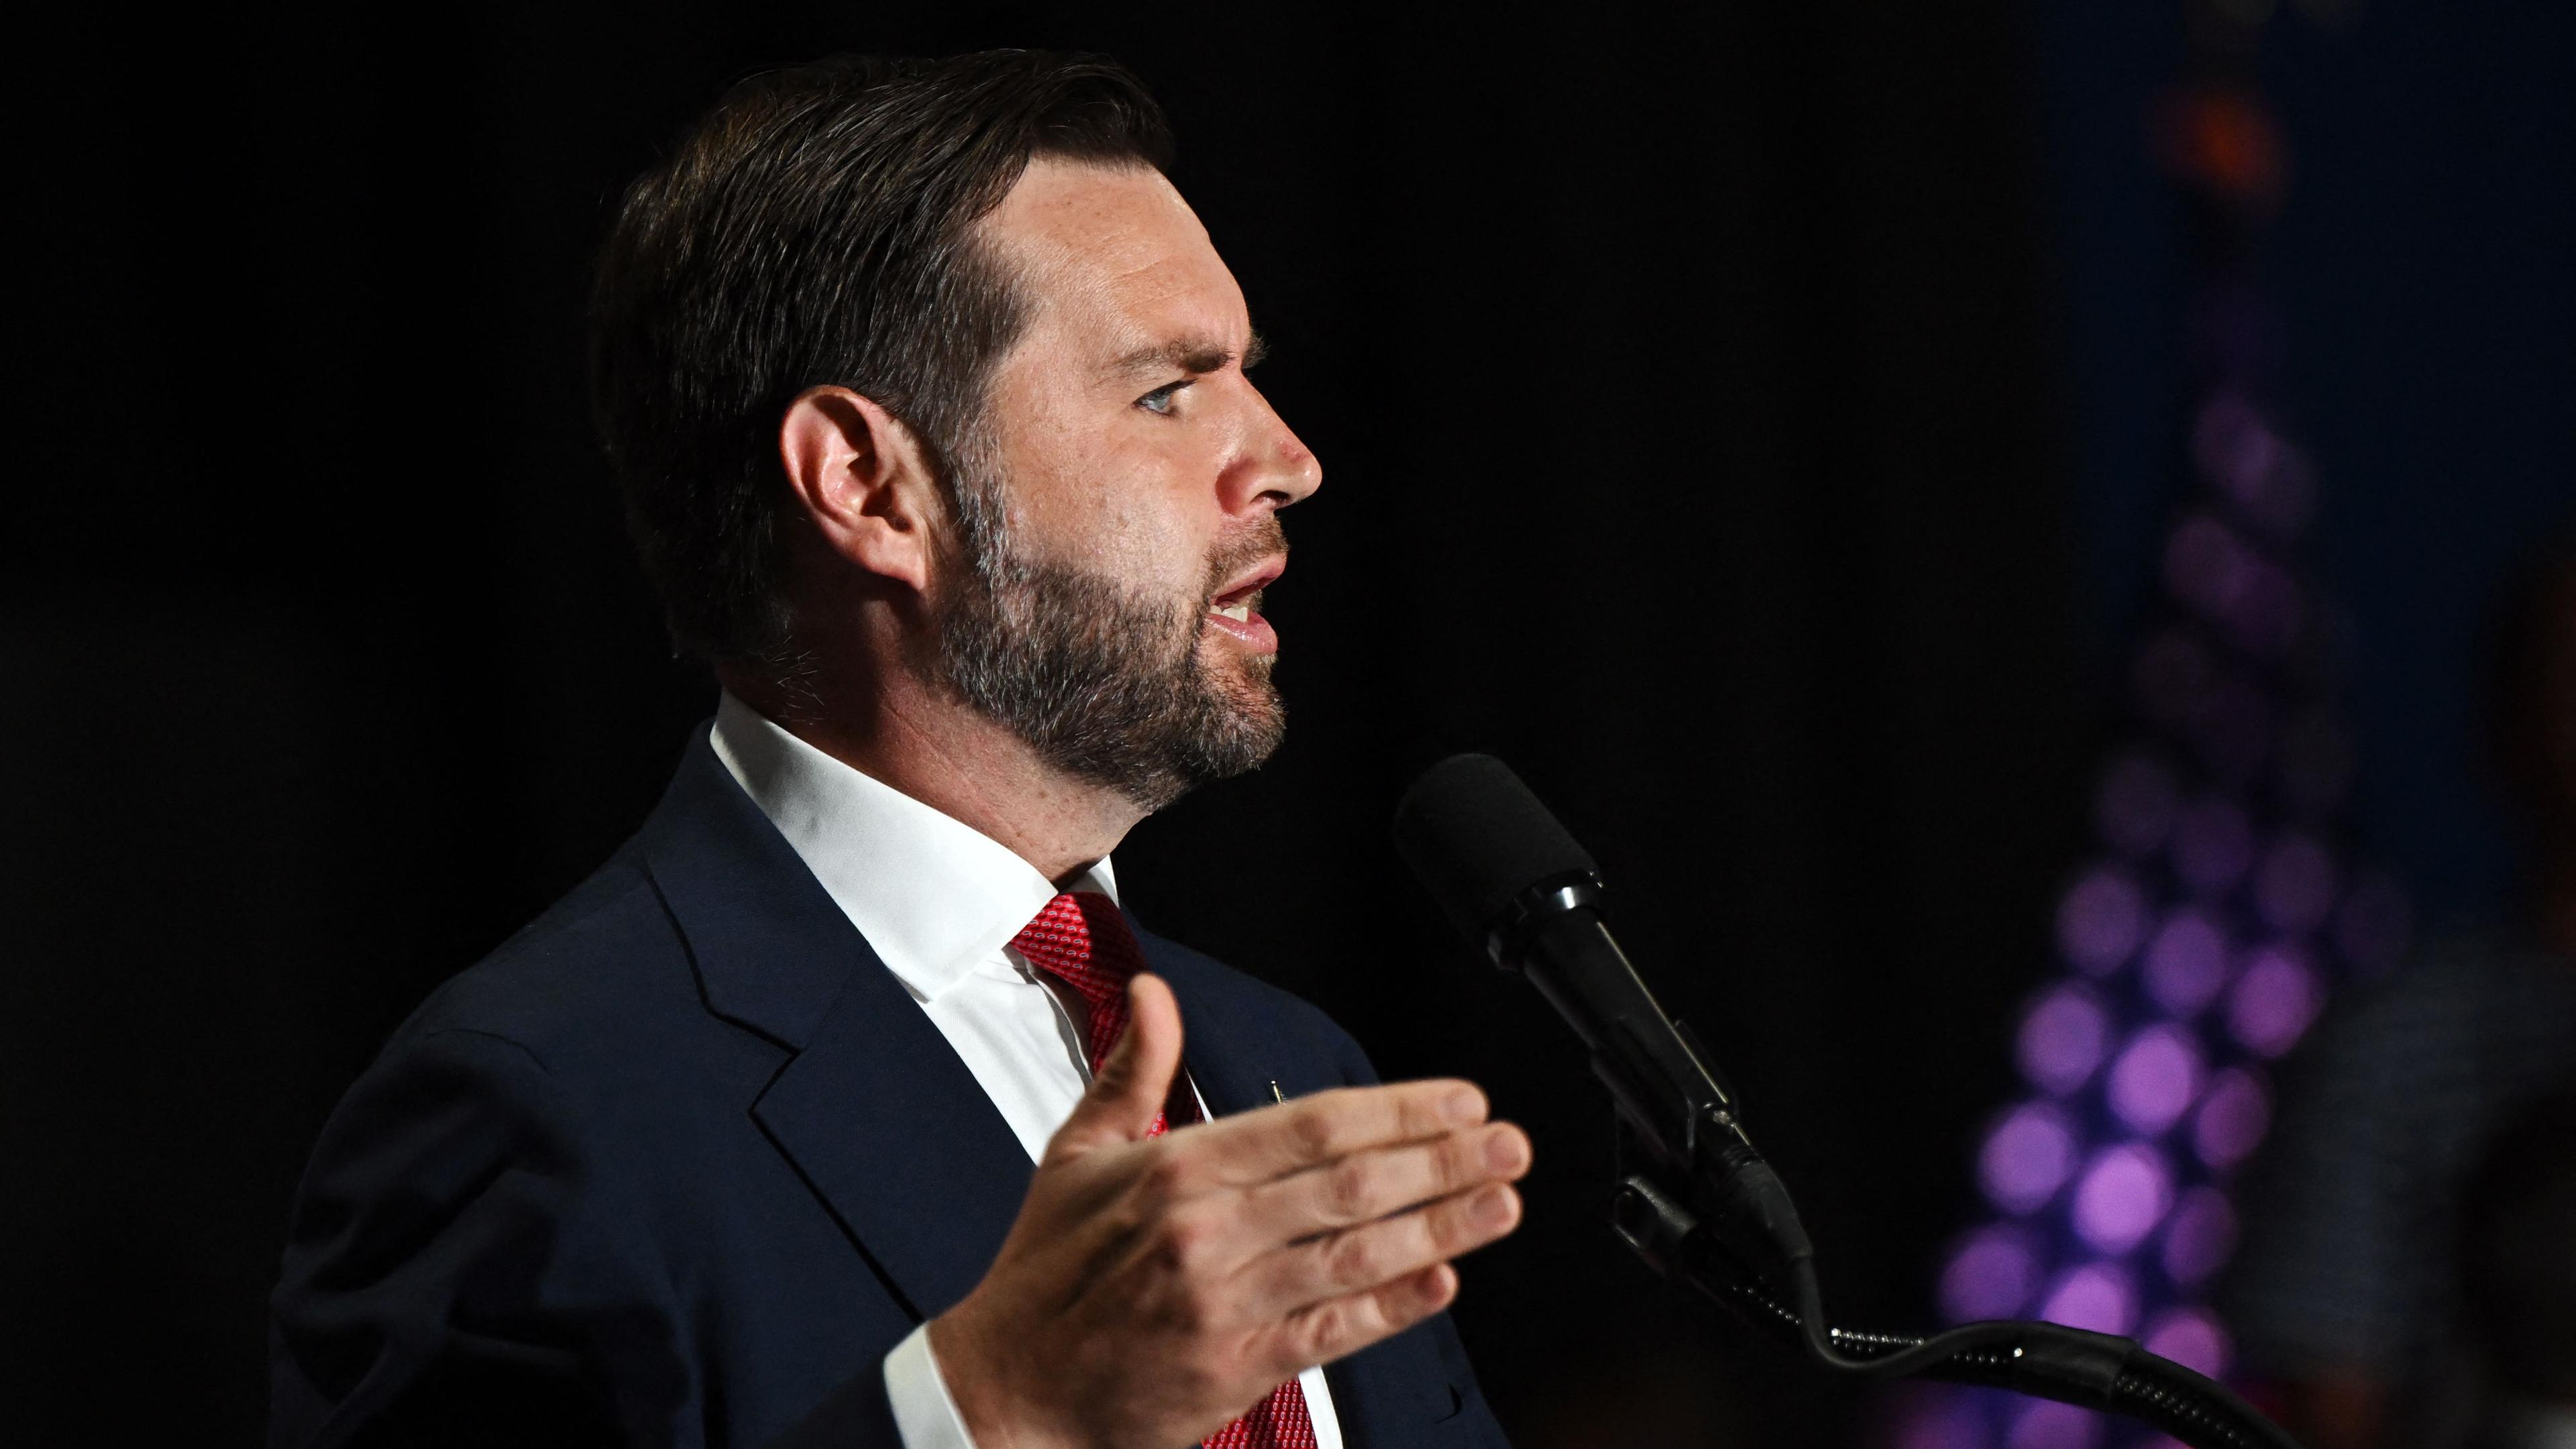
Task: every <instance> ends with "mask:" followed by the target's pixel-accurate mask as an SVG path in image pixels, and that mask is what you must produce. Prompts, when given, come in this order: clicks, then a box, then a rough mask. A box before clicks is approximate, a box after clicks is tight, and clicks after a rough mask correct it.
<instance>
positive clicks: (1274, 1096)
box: [1270, 1082, 1288, 1107]
mask: <svg viewBox="0 0 2576 1449" xmlns="http://www.w3.org/2000/svg"><path fill="white" fill-rule="evenodd" d="M1270 1100H1271V1101H1274V1102H1277V1103H1278V1104H1280V1105H1281V1106H1283V1107H1284V1106H1286V1105H1287V1104H1288V1098H1287V1096H1286V1095H1285V1094H1283V1093H1282V1092H1281V1091H1280V1090H1279V1084H1278V1083H1277V1082H1272V1083H1271V1084H1270Z"/></svg>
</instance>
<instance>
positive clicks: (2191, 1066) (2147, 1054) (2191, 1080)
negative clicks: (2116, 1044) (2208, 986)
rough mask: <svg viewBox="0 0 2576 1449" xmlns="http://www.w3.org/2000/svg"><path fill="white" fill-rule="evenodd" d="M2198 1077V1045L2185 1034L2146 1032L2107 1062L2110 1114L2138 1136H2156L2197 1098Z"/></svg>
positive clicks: (2161, 1028)
mask: <svg viewBox="0 0 2576 1449" xmlns="http://www.w3.org/2000/svg"><path fill="white" fill-rule="evenodd" d="M2200 1074H2201V1063H2200V1046H2199V1043H2197V1042H2196V1041H2194V1040H2193V1039H2192V1035H2191V1033H2190V1032H2188V1031H2185V1030H2183V1029H2182V1028H2180V1027H2177V1026H2173V1025H2169V1024H2164V1025H2157V1026H2150V1027H2146V1028H2144V1029H2142V1030H2140V1031H2139V1032H2138V1034H2137V1035H2135V1036H2133V1037H2131V1038H2130V1039H2129V1043H2128V1045H2126V1046H2124V1047H2122V1048H2121V1049H2120V1055H2119V1057H2118V1059H2117V1060H2115V1061H2113V1062H2112V1063H2111V1078H2110V1084H2109V1096H2110V1101H2111V1111H2112V1112H2113V1113H2114V1114H2115V1115H2117V1116H2118V1117H2119V1119H2120V1120H2121V1121H2122V1122H2125V1123H2127V1124H2128V1125H2129V1129H2130V1130H2131V1131H2133V1132H2136V1133H2137V1134H2138V1135H2139V1136H2141V1137H2161V1136H2163V1135H2164V1133H2165V1130H2166V1129H2167V1128H2169V1127H2171V1126H2173V1124H2174V1123H2175V1122H2177V1121H2179V1120H2181V1118H2182V1114H2183V1113H2184V1112H2186V1111H2189V1110H2190V1109H2191V1103H2192V1099H2193V1098H2194V1097H2197V1096H2199V1095H2200Z"/></svg>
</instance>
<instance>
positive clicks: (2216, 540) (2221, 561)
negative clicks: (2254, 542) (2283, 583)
mask: <svg viewBox="0 0 2576 1449" xmlns="http://www.w3.org/2000/svg"><path fill="white" fill-rule="evenodd" d="M2258 564H2259V560H2257V559H2256V558H2255V556H2254V551H2253V550H2252V549H2249V548H2247V547H2246V546H2245V541H2244V540H2243V539H2240V538H2238V537H2237V536H2236V533H2235V531H2234V530H2233V529H2230V528H2229V527H2228V526H2227V525H2226V524H2224V523H2221V522H2219V521H2218V520H2217V519H2215V518H2213V517H2211V516H2210V515H2208V514H2206V513H2196V514H2193V515H2192V516H2191V517H2189V518H2186V519H2184V520H2183V521H2182V522H2181V523H2179V524H2177V525H2176V526H2175V527H2174V531H2173V535H2172V537H2171V538H2169V539H2167V540H2166V542H2165V588H2166V589H2167V590H2168V591H2169V592H2171V593H2172V595H2173V596H2174V598H2175V599H2177V600H2179V601H2181V603H2182V604H2183V605H2184V606H2185V607H2186V608H2188V609H2190V610H2191V611H2192V612H2193V613H2195V614H2198V615H2199V616H2200V617H2201V618H2203V619H2206V620H2208V621H2209V622H2211V623H2219V622H2222V621H2224V620H2225V619H2226V618H2227V616H2228V613H2229V611H2230V610H2231V609H2233V608H2234V607H2235V605H2236V601H2237V599H2238V597H2239V596H2240V595H2241V594H2242V593H2243V592H2244V589H2245V583H2246V576H2247V575H2248V574H2249V573H2250V572H2251V571H2252V570H2253V569H2254V568H2255V567H2257V566H2258Z"/></svg>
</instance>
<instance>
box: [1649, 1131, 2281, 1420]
mask: <svg viewBox="0 0 2576 1449" xmlns="http://www.w3.org/2000/svg"><path fill="white" fill-rule="evenodd" d="M1610 1211H1611V1228H1612V1230H1613V1231H1615V1232H1616V1233H1618V1235H1619V1237H1620V1239H1621V1240H1622V1241H1624V1242H1625V1243H1627V1245H1628V1246H1629V1247H1630V1248H1631V1249H1633V1250H1634V1251H1635V1252H1636V1254H1637V1256H1639V1257H1640V1258H1643V1259H1644V1260H1645V1261H1646V1263H1647V1265H1648V1266H1650V1267H1652V1268H1653V1269H1655V1271H1657V1272H1658V1273H1660V1274H1662V1275H1663V1276H1664V1277H1666V1278H1668V1279H1670V1280H1672V1281H1673V1282H1675V1283H1678V1284H1681V1285H1682V1286H1684V1287H1686V1288H1690V1289H1694V1290H1696V1291H1697V1292H1699V1293H1701V1294H1703V1295H1704V1296H1706V1297H1708V1298H1710V1299H1712V1300H1714V1301H1716V1302H1717V1303H1719V1304H1721V1305H1723V1306H1725V1307H1726V1308H1727V1309H1729V1310H1731V1311H1732V1312H1733V1313H1734V1314H1735V1315H1736V1316H1737V1317H1739V1318H1741V1319H1743V1320H1744V1321H1746V1322H1748V1323H1750V1324H1752V1325H1753V1326H1754V1327H1756V1328H1759V1329H1763V1330H1767V1331H1769V1332H1770V1333H1772V1335H1773V1336H1775V1337H1778V1338H1783V1339H1785V1340H1788V1341H1789V1342H1791V1343H1793V1344H1794V1345H1796V1346H1797V1347H1799V1348H1802V1349H1804V1350H1806V1351H1807V1354H1808V1356H1809V1357H1810V1358H1812V1359H1814V1360H1815V1361H1816V1362H1818V1363H1819V1364H1821V1365H1823V1366H1824V1367H1826V1368H1829V1369H1833V1370H1836V1371H1839V1372H1844V1373H1853V1374H1859V1375H1863V1376H1866V1377H1872V1378H1896V1377H1902V1376H1904V1375H1907V1374H1919V1375H1921V1376H1923V1377H1925V1378H1932V1379H1946V1380H1949V1381H1951V1382H1953V1383H1964V1384H1978V1385H1983V1386H1985V1387H1989V1388H2000V1389H2009V1390H2012V1391H2013V1392H2016V1393H2021V1394H2027V1395H2030V1396H2032V1397H2034V1398H2043V1399H2056V1400H2059V1401H2060V1402H2063V1403H2069V1404H2075V1405H2078V1406H2080V1407H2083V1408H2087V1409H2097V1410H2101V1411H2103V1412H2105V1413H2111V1414H2117V1415H2120V1416H2121V1417H2123V1418H2129V1419H2135V1420H2138V1421H2139V1422H2141V1423H2145V1424H2148V1425H2151V1426H2153V1427H2154V1428H2156V1429H2159V1430H2161V1431H2163V1432H2164V1433H2166V1434H2169V1435H2172V1436H2173V1437H2174V1438H2175V1439H2178V1440H2180V1441H2181V1442H2183V1443H2185V1444H2189V1445H2192V1446H2193V1449H2298V1445H2297V1441H2295V1440H2293V1439H2292V1438H2291V1437H2290V1436H2289V1435H2288V1434H2287V1433H2285V1432H2283V1431H2282V1429H2281V1428H2280V1426H2278V1425H2276V1424H2274V1423H2273V1422H2272V1421H2271V1420H2269V1419H2267V1418H2265V1417H2263V1415H2262V1414H2261V1413H2259V1412H2258V1411H2256V1410H2255V1409H2254V1407H2253V1406H2252V1405H2250V1404H2247V1403H2246V1402H2245V1401H2244V1400H2243V1399H2240V1398H2238V1397H2237V1396H2236V1395H2235V1394H2233V1393H2231V1392H2229V1391H2228V1389H2227V1388H2226V1386H2224V1385H2222V1384H2220V1383H2218V1382H2216V1381H2215V1380H2212V1379H2210V1378H2207V1377H2205V1376H2203V1375H2201V1374H2199V1373H2196V1372H2194V1371H2192V1370H2191V1369H2188V1368H2186V1367H2184V1366H2183V1365H2181V1364H2178V1363H2175V1362H2173V1361H2172V1360H2170V1359H2166V1358H2160V1357H2158V1356H2156V1355H2155V1354H2151V1353H2149V1352H2147V1351H2146V1350H2145V1349H2143V1348H2141V1347H2139V1346H2138V1344H2137V1343H2136V1342H2135V1341H2134V1340H2131V1339H2126V1338H2119V1337H2115V1336H2113V1335H2111V1334H2107V1333H2092V1332H2088V1331H2086V1330H2084V1329H2080V1328H2069V1327H2066V1326H2065V1325H2063V1324H2057V1323H2042V1322H2008V1321H1991V1322H1984V1323H1972V1324H1968V1325H1966V1326H1964V1327H1961V1328H1957V1329H1953V1330H1950V1331H1949V1332H1947V1333H1942V1334H1938V1335H1935V1336H1933V1337H1931V1338H1928V1339H1927V1338H1921V1337H1917V1336H1914V1335H1911V1334H1895V1333H1864V1332H1854V1331H1853V1330H1850V1329H1845V1328H1835V1327H1832V1326H1830V1325H1828V1324H1827V1323H1826V1322H1825V1319H1824V1311H1823V1301H1822V1295H1821V1293H1820V1292H1819V1291H1818V1289H1817V1287H1816V1276H1815V1264H1814V1261H1813V1259H1811V1258H1801V1259H1799V1260H1797V1261H1796V1263H1795V1264H1794V1265H1793V1269H1792V1276H1793V1277H1794V1278H1795V1280H1796V1282H1795V1286H1794V1287H1793V1288H1792V1290H1791V1291H1792V1293H1793V1294H1794V1296H1795V1297H1796V1298H1797V1299H1798V1301H1799V1303H1800V1306H1799V1307H1798V1308H1792V1307H1790V1306H1789V1305H1788V1304H1787V1303H1784V1302H1783V1301H1782V1300H1781V1297H1780V1295H1779V1294H1778V1293H1777V1292H1776V1291H1774V1289H1773V1288H1772V1287H1771V1285H1770V1284H1768V1283H1767V1282H1765V1281H1764V1279H1763V1278H1762V1276H1761V1275H1760V1274H1759V1273H1756V1272H1754V1271H1753V1270H1751V1269H1750V1268H1748V1267H1747V1266H1746V1265H1745V1263H1744V1261H1743V1259H1741V1258H1740V1257H1739V1256H1738V1255H1737V1251H1736V1250H1735V1249H1734V1248H1732V1247H1730V1246H1729V1245H1728V1244H1727V1242H1726V1241H1725V1236H1726V1235H1723V1234H1721V1233H1718V1232H1716V1231H1713V1230H1712V1229H1711V1228H1710V1227H1709V1226H1708V1225H1706V1224H1705V1223H1703V1221H1702V1220H1701V1219H1700V1217H1699V1216H1698V1215H1697V1214H1695V1213H1693V1212H1692V1211H1691V1210H1690V1209H1689V1208H1687V1207H1684V1206H1683V1205H1682V1201H1681V1199H1680V1198H1679V1197H1677V1196H1676V1195H1675V1194H1674V1192H1673V1191H1672V1184H1670V1183H1669V1182H1668V1181H1664V1180H1661V1178H1660V1175H1659V1174H1657V1173H1655V1172H1652V1171H1631V1172H1629V1173H1628V1174H1627V1175H1626V1176H1625V1177H1623V1178H1622V1179H1621V1181H1620V1184H1619V1191H1618V1194H1617V1196H1616V1197H1615V1198H1613V1199H1612V1202H1611V1210H1610Z"/></svg>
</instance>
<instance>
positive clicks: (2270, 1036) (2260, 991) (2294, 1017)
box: [2227, 945, 2325, 1057]
mask: <svg viewBox="0 0 2576 1449" xmlns="http://www.w3.org/2000/svg"><path fill="white" fill-rule="evenodd" d="M2323 1005H2325V985H2324V983H2323V982H2321V981H2319V980H2318V979H2317V973H2316V970H2315V968H2313V967H2311V966H2310V965H2308V963H2307V962H2306V961H2304V960H2302V959H2301V958H2300V955H2299V953H2298V952H2297V951H2296V950H2294V949H2292V948H2290V947H2288V946H2277V945H2276V946H2266V947H2264V948H2263V949H2261V950H2259V951H2256V952H2255V953H2254V954H2253V956H2252V957H2251V958H2250V959H2249V960H2247V962H2246V963H2245V971H2244V974H2242V975H2240V976H2238V977H2237V978H2236V985H2235V987H2234V988H2233V989H2232V990H2230V991H2229V992H2228V995H2227V1029H2228V1031H2229V1032H2230V1033H2231V1034H2233V1035H2234V1036H2235V1038H2236V1039H2237V1040H2238V1041H2240V1042H2242V1043H2244V1044H2245V1048H2246V1050H2248V1051H2251V1052H2253V1053H2255V1054H2256V1055H2258V1056H2266V1057H2277V1056H2279V1055H2280V1054H2282V1053H2283V1052H2286V1051H2288V1050H2289V1049H2290V1048H2291V1047H2293V1046H2296V1045H2298V1041H2299V1038H2300V1037H2301V1036H2303V1035H2305V1034H2306V1033H2307V1030H2308V1025H2309V1023H2311V1022H2313V1021H2315V1020H2316V1019H2317V1011H2318V1008H2320V1007H2322V1006H2323Z"/></svg>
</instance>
